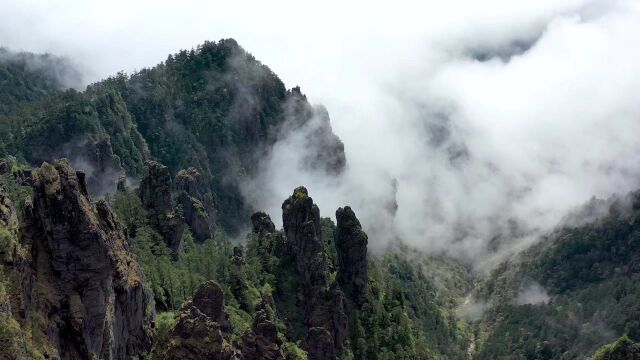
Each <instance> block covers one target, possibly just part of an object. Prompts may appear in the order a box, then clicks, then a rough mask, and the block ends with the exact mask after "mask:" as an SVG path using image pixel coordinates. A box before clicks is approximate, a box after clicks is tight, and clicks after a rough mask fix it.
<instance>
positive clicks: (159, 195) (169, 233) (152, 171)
mask: <svg viewBox="0 0 640 360" xmlns="http://www.w3.org/2000/svg"><path fill="white" fill-rule="evenodd" d="M171 188H172V187H171V174H170V173H169V168H168V167H166V166H164V165H162V164H160V163H159V162H157V161H152V160H149V161H145V163H144V171H143V174H142V180H141V181H140V187H139V188H138V195H139V196H140V199H141V200H142V205H143V206H144V207H145V209H147V210H148V211H149V213H150V214H149V215H150V217H151V219H150V220H151V224H152V225H153V226H154V227H155V228H156V229H158V231H159V232H160V234H161V235H162V237H163V238H164V240H165V242H166V243H167V246H168V247H169V248H170V249H171V250H173V251H176V252H178V251H180V250H181V249H182V247H183V243H182V234H183V232H184V229H185V222H184V218H183V217H182V214H181V213H178V212H176V211H175V209H174V208H173V204H172V201H171Z"/></svg>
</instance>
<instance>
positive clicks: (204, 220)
mask: <svg viewBox="0 0 640 360" xmlns="http://www.w3.org/2000/svg"><path fill="white" fill-rule="evenodd" d="M199 181H200V173H199V172H198V170H196V168H194V167H190V168H188V169H186V170H181V171H180V172H178V175H176V191H177V192H178V197H177V201H178V204H179V205H180V206H181V207H182V215H183V216H184V219H185V222H186V223H187V225H189V228H190V229H191V232H192V233H193V237H194V238H195V239H196V240H197V241H198V242H203V241H205V240H206V239H209V238H211V236H212V233H213V232H212V228H213V222H212V221H211V220H210V216H209V214H210V213H212V209H211V206H207V205H206V201H205V199H204V195H203V194H202V192H201V191H200V187H201V184H200V183H199Z"/></svg>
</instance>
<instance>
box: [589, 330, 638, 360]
mask: <svg viewBox="0 0 640 360" xmlns="http://www.w3.org/2000/svg"><path fill="white" fill-rule="evenodd" d="M590 359H591V360H638V359H640V344H637V343H634V342H633V341H631V339H629V337H628V336H623V337H621V338H620V339H618V340H616V342H615V343H613V344H609V345H604V346H602V347H601V348H600V349H598V351H596V352H595V354H593V356H592V357H591V358H590Z"/></svg>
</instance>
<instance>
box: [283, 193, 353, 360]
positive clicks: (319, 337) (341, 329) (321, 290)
mask: <svg viewBox="0 0 640 360" xmlns="http://www.w3.org/2000/svg"><path fill="white" fill-rule="evenodd" d="M282 220H283V225H284V232H285V235H286V239H287V243H288V244H289V245H290V246H291V248H292V249H293V252H294V257H295V262H296V266H297V269H298V273H299V274H300V277H301V288H300V293H299V299H300V300H299V301H300V302H301V305H302V308H303V311H304V316H305V324H306V326H307V328H308V333H307V338H306V339H305V346H304V347H305V349H306V350H307V351H308V353H309V358H310V359H336V358H337V357H338V355H339V354H340V353H341V352H342V348H343V344H344V340H345V339H346V333H347V322H348V320H347V316H346V314H345V313H344V301H343V295H342V292H341V291H340V289H338V288H337V286H336V284H329V283H328V281H327V263H326V259H325V256H324V252H323V251H324V245H323V242H322V231H321V228H320V210H319V209H318V206H316V204H314V203H313V199H312V198H311V197H309V195H308V192H307V189H306V188H304V187H298V188H297V189H295V190H294V192H293V195H292V196H290V197H289V198H288V199H287V200H285V202H284V203H283V204H282Z"/></svg>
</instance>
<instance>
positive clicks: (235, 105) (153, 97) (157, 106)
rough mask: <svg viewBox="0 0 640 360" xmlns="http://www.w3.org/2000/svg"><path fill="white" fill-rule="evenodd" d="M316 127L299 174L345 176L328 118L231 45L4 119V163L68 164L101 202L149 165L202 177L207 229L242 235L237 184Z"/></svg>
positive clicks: (208, 47)
mask: <svg viewBox="0 0 640 360" xmlns="http://www.w3.org/2000/svg"><path fill="white" fill-rule="evenodd" d="M310 122H312V123H313V126H311V127H305V130H307V131H309V133H308V134H307V135H305V136H307V137H308V138H309V140H310V141H309V146H308V147H307V149H306V150H305V154H301V155H302V157H301V158H302V159H303V163H302V164H298V165H300V166H307V167H310V168H317V169H320V170H321V171H328V172H333V173H336V172H340V171H341V170H342V168H343V167H344V165H345V155H344V147H343V144H342V142H341V141H340V140H339V139H338V138H337V137H336V136H335V135H334V134H333V132H332V131H331V126H330V125H329V119H328V114H327V112H326V110H325V109H324V108H314V107H313V106H311V105H310V104H309V103H308V101H307V99H306V97H305V96H304V95H303V94H302V93H301V91H300V89H299V88H293V89H292V90H286V89H285V87H284V84H283V83H282V81H280V79H279V78H278V77H277V76H276V75H275V74H274V73H273V72H271V70H270V69H269V68H267V67H266V66H264V65H262V64H261V63H260V62H258V61H257V60H255V59H254V58H253V56H251V55H250V54H248V53H247V52H246V51H244V50H243V49H242V48H241V47H240V46H239V45H238V44H237V43H236V42H235V41H234V40H231V39H228V40H221V41H219V42H217V43H216V42H205V43H204V44H203V45H201V46H198V47H197V48H196V49H192V50H191V51H186V50H183V51H180V52H179V53H177V54H175V55H170V56H169V57H168V58H167V60H166V61H165V62H163V63H161V64H159V65H157V66H155V67H153V68H149V69H143V70H141V71H140V72H137V73H135V74H133V75H131V76H127V75H125V74H122V73H120V74H118V75H117V76H115V77H112V78H109V79H107V80H104V81H102V82H99V83H96V84H93V85H91V86H89V87H88V88H87V90H86V91H84V92H82V93H78V92H75V91H67V92H65V93H62V94H58V95H55V96H53V97H49V98H47V99H45V100H43V102H42V103H39V104H37V105H33V106H30V107H28V108H26V109H23V110H21V111H20V113H19V114H14V115H11V116H8V117H7V118H5V119H2V118H0V125H2V126H1V127H0V129H1V130H0V144H2V146H0V156H9V155H12V156H16V157H17V158H18V159H24V160H25V161H26V162H27V163H31V164H39V163H40V162H42V161H52V160H53V159H55V158H58V157H67V158H69V159H70V161H71V163H72V164H73V165H74V166H75V167H77V168H79V169H82V170H83V171H85V172H86V173H87V175H88V185H89V190H90V191H91V193H93V194H96V195H102V194H104V193H106V192H109V191H113V190H114V189H115V187H116V182H117V180H118V178H119V177H120V175H122V174H123V173H125V172H126V174H127V175H128V176H133V177H138V176H139V175H140V174H142V171H143V163H144V161H145V160H147V159H150V158H154V159H156V160H159V161H160V162H161V163H162V164H164V165H166V166H168V168H169V171H170V173H171V174H172V175H175V174H176V173H177V172H178V171H180V170H182V169H187V168H189V167H194V168H195V169H196V170H197V171H198V172H199V173H200V174H201V177H200V178H201V179H200V182H201V195H202V199H199V201H201V202H202V203H203V206H205V207H206V208H208V209H211V210H212V211H213V209H215V212H216V213H217V218H216V219H211V221H214V220H215V221H217V222H219V223H220V224H221V225H222V226H223V227H224V228H225V229H226V230H227V231H230V232H232V233H234V234H236V233H237V231H238V230H239V228H240V226H241V223H242V220H240V219H246V218H248V216H249V215H250V213H251V209H250V204H245V202H244V198H243V196H242V195H241V193H240V186H239V185H240V183H241V182H242V181H244V180H246V179H249V178H251V177H252V176H254V175H255V172H256V170H257V169H259V165H260V163H261V160H263V159H265V158H266V157H267V156H268V153H269V151H270V148H271V147H272V146H273V144H274V143H275V142H277V141H278V140H280V139H282V138H283V137H285V136H286V135H287V134H289V133H290V132H292V131H299V130H300V129H301V128H303V127H304V126H305V125H306V124H308V123H310ZM198 237H201V234H200V233H198Z"/></svg>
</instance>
